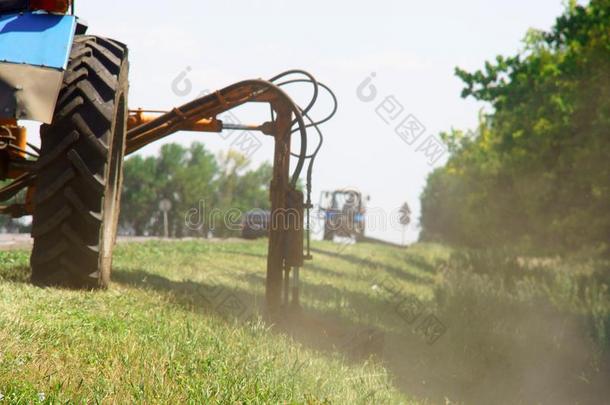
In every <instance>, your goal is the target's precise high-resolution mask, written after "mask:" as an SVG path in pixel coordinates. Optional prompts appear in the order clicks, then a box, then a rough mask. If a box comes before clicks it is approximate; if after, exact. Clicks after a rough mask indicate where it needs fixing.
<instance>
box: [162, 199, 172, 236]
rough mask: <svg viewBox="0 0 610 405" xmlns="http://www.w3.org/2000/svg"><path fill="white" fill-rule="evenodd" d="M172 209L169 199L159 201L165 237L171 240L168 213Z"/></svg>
mask: <svg viewBox="0 0 610 405" xmlns="http://www.w3.org/2000/svg"><path fill="white" fill-rule="evenodd" d="M171 209H172V202H171V201H170V200H168V199H167V198H164V199H162V200H161V201H159V210H160V211H161V212H163V237H164V238H165V239H167V238H169V224H168V220H167V213H168V212H169V211H170V210H171Z"/></svg>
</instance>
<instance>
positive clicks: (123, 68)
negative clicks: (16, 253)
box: [0, 0, 129, 287]
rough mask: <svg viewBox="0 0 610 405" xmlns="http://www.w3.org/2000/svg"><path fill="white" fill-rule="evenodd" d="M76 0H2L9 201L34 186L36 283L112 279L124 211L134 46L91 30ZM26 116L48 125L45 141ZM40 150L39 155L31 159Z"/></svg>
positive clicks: (1, 98)
mask: <svg viewBox="0 0 610 405" xmlns="http://www.w3.org/2000/svg"><path fill="white" fill-rule="evenodd" d="M73 11H74V10H73V3H71V2H70V1H68V0H6V1H5V0H3V1H0V120H1V121H0V123H1V124H2V132H1V133H0V138H1V139H0V142H1V145H2V148H1V150H0V177H1V178H2V179H13V180H14V182H13V183H12V184H11V185H12V186H13V187H12V188H9V189H5V190H3V192H2V193H0V196H1V197H2V198H1V199H2V200H7V199H8V198H12V197H14V196H15V192H16V191H19V190H21V189H23V187H27V190H28V192H27V197H26V199H25V200H26V201H25V203H23V204H14V205H11V206H5V207H2V210H3V212H4V213H8V214H11V215H13V216H20V215H24V214H33V225H32V236H33V238H34V248H33V251H32V256H31V267H32V282H33V283H35V284H38V285H55V284H60V285H69V286H77V287H96V286H105V285H107V284H108V281H109V279H110V266H111V259H112V247H113V244H114V239H115V235H116V228H117V222H118V215H119V202H120V194H121V193H120V189H121V181H122V164H123V156H124V153H125V139H126V132H127V126H126V125H127V116H128V111H127V95H128V70H129V63H128V52H127V47H126V46H125V45H124V44H122V43H120V42H118V41H115V40H111V39H108V38H101V37H96V36H90V35H86V31H87V26H86V25H85V24H84V23H83V22H82V21H80V20H79V19H78V18H77V17H76V16H74V15H73ZM18 120H34V121H39V122H41V123H43V125H42V126H41V128H40V136H41V146H40V148H37V147H34V146H32V145H30V146H31V150H28V145H29V144H28V142H27V137H26V132H25V128H23V127H21V126H19V125H18V124H17V121H18ZM31 157H34V158H35V159H31Z"/></svg>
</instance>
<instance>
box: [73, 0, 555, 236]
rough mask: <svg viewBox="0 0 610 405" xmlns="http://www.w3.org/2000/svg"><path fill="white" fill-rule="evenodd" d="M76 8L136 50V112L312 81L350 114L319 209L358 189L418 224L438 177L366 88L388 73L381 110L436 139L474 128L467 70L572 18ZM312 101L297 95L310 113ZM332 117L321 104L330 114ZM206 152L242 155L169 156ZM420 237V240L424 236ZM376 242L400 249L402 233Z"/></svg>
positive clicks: (284, 8) (340, 130)
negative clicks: (334, 192)
mask: <svg viewBox="0 0 610 405" xmlns="http://www.w3.org/2000/svg"><path fill="white" fill-rule="evenodd" d="M76 7H77V14H78V15H80V16H81V17H82V18H84V19H85V20H87V21H88V23H89V25H90V32H91V33H95V34H99V35H105V36H109V37H113V38H116V39H119V40H121V41H123V42H125V43H127V44H128V45H129V46H130V50H131V75H130V76H131V93H130V97H131V100H130V105H131V107H147V108H169V107H172V106H174V105H177V104H181V103H183V102H186V101H188V99H189V98H192V97H195V96H197V94H199V92H200V91H203V90H205V89H217V88H220V87H223V86H225V85H227V84H230V83H232V82H234V81H238V80H241V79H245V78H253V77H262V78H268V77H270V76H272V75H274V74H275V73H278V72H281V71H283V70H286V69H290V68H302V69H306V70H308V71H311V72H312V73H314V75H316V76H317V77H318V79H319V80H320V81H323V82H324V83H326V84H328V85H329V86H331V87H332V88H333V89H334V90H335V92H336V93H337V96H338V97H339V102H340V110H339V113H338V114H337V116H336V117H335V119H334V120H333V121H332V122H331V123H329V124H328V125H326V126H325V127H324V128H323V129H324V133H325V135H326V142H325V145H324V148H323V150H322V152H321V154H320V157H319V161H318V164H317V166H316V171H315V179H314V200H315V201H317V200H318V196H319V192H320V190H324V189H332V188H338V187H344V186H354V187H358V188H359V189H361V190H363V191H364V192H366V193H367V194H370V195H371V196H372V199H371V202H370V204H371V205H372V206H374V207H376V208H378V209H384V210H386V211H388V212H389V211H391V210H392V209H395V208H396V207H398V206H399V205H400V204H402V203H403V202H405V201H408V202H409V204H410V205H411V206H412V208H413V211H414V217H415V218H417V217H418V216H419V195H420V193H421V191H422V188H423V186H424V184H425V178H426V175H427V174H428V173H429V172H430V171H431V170H432V166H430V165H429V164H428V163H427V161H426V156H424V154H423V153H421V152H417V151H416V149H417V146H409V145H407V144H406V143H405V142H403V140H401V139H400V138H399V137H398V136H397V135H396V134H395V133H394V131H393V127H391V126H388V125H386V124H385V123H384V122H383V121H382V120H381V119H380V118H379V117H378V116H377V115H376V114H375V105H376V103H370V104H367V103H363V102H362V101H360V100H359V99H358V98H357V97H356V88H357V87H358V85H359V84H360V83H361V82H362V81H363V79H365V78H366V77H367V76H368V75H369V74H370V73H371V72H375V73H376V75H377V76H376V79H375V82H374V84H375V86H376V87H377V89H378V92H379V96H378V97H380V98H379V99H378V101H381V100H382V98H383V97H385V96H389V95H394V96H395V97H396V100H397V101H399V102H400V103H401V104H402V105H403V106H404V108H405V112H404V114H413V115H414V116H415V117H417V119H418V120H419V121H420V122H421V123H422V124H423V125H424V126H425V127H426V133H425V134H424V137H425V136H428V135H435V134H437V133H438V132H439V131H443V130H448V129H450V128H451V127H456V128H463V129H467V128H471V127H473V126H474V125H475V123H476V119H477V113H478V110H479V109H480V108H481V107H483V105H481V104H477V103H475V102H473V101H471V100H463V99H461V98H460V91H461V83H460V81H459V80H458V79H457V78H456V77H455V76H454V75H453V70H454V68H455V66H460V67H463V68H466V69H476V68H479V67H481V66H482V64H483V62H484V61H485V60H487V59H491V58H494V57H495V56H496V55H497V54H504V55H510V54H514V53H515V52H516V51H517V50H519V49H520V48H521V40H522V38H523V37H524V35H525V33H526V31H527V30H528V28H530V27H534V28H540V29H548V28H550V26H551V25H552V24H553V22H554V19H555V17H556V16H558V15H559V14H560V13H561V12H562V10H563V4H562V1H561V0H536V1H531V0H530V1H525V0H513V1H510V2H509V1H489V0H487V1H483V0H465V1H459V2H456V1H427V2H424V1H398V0H394V1H392V0H382V1H375V2H373V1H362V0H359V1H353V0H352V1H334V2H332V1H328V0H326V1H319V0H313V1H307V2H295V1H280V0H271V1H262V0H251V1H246V0H243V1H236V0H234V1H226V2H219V1H215V2H211V1H201V0H199V1H195V0H184V1H175V2H167V1H147V2H143V1H124V0H105V1H94V0H77V2H76ZM187 67H190V69H191V71H190V73H189V75H188V80H190V82H191V83H192V85H193V88H194V90H193V91H192V92H191V94H190V95H189V96H184V97H180V96H178V95H176V94H174V93H173V92H172V82H173V80H174V79H175V78H176V77H177V76H178V75H179V74H180V73H181V72H182V71H184V70H185V69H186V68H187ZM304 90H305V88H304V89H302V90H297V91H296V92H295V94H296V97H297V99H299V100H302V101H303V102H304V101H305V98H304V97H305V96H306V94H307V93H306V92H305V91H304ZM377 104H378V103H377ZM327 107H328V104H327V103H324V102H322V103H321V104H320V111H321V112H320V113H321V114H323V113H324V109H325V108H327ZM258 112H259V111H256V112H249V111H245V110H240V111H238V113H237V115H238V116H239V118H240V119H241V120H242V121H244V122H247V121H250V120H257V119H258V118H260V117H261V115H260V114H258ZM197 139H199V140H202V141H204V142H205V143H206V144H207V145H208V147H209V148H210V149H211V150H213V151H214V152H218V151H220V150H224V149H227V148H228V147H229V146H230V142H228V141H223V140H222V139H221V138H220V137H219V136H218V135H215V134H179V135H175V136H174V137H171V138H169V139H168V140H167V142H184V143H190V142H191V141H193V140H197ZM264 142H265V146H264V147H263V148H262V149H260V150H259V151H258V152H257V153H256V154H255V155H254V157H253V160H254V161H255V163H258V162H261V161H264V160H270V159H271V157H272V142H271V140H269V139H264ZM159 146H160V145H159V144H155V145H154V146H151V147H149V148H147V149H145V150H144V151H143V153H144V154H151V153H155V152H156V151H157V150H158V148H159ZM441 163H442V161H439V162H438V163H437V165H440V164H441ZM416 224H417V221H416V220H415V221H414V226H412V227H411V228H410V229H409V239H410V240H413V239H415V238H416V236H417V233H418V229H417V226H415V225H416ZM372 233H373V234H374V235H375V236H378V237H383V238H386V239H391V240H400V232H399V231H398V230H391V229H389V230H385V231H384V230H381V229H377V230H376V231H374V232H372Z"/></svg>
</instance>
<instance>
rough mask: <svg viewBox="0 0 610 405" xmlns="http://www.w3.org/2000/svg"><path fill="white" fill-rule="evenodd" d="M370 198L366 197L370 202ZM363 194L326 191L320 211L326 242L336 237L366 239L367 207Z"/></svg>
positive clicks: (351, 191)
mask: <svg viewBox="0 0 610 405" xmlns="http://www.w3.org/2000/svg"><path fill="white" fill-rule="evenodd" d="M369 199H370V197H368V196H367V197H366V200H367V201H368V200H369ZM364 200H365V198H364V197H363V195H362V193H360V192H359V191H357V190H353V189H344V190H335V191H324V192H323V193H322V195H321V197H320V211H321V213H322V215H323V219H324V240H333V239H334V237H335V236H339V237H347V238H354V239H356V241H358V242H359V241H362V240H363V239H364V229H365V214H366V205H365V201H364Z"/></svg>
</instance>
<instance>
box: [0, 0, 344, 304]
mask: <svg viewBox="0 0 610 405" xmlns="http://www.w3.org/2000/svg"><path fill="white" fill-rule="evenodd" d="M119 12H120V10H119ZM87 29H88V27H87V25H86V23H85V22H84V21H82V20H81V19H79V18H78V17H76V16H75V15H74V1H72V0H0V180H3V181H4V180H10V183H8V184H6V185H4V187H2V188H1V189H0V201H5V202H6V201H10V203H8V204H7V205H4V206H0V214H7V215H10V216H12V217H14V218H17V217H23V216H27V215H32V216H33V225H32V237H33V239H34V248H33V251H32V255H31V268H32V276H31V281H32V282H33V283H34V284H36V285H40V286H65V287H71V288H84V289H90V288H105V287H107V286H108V285H109V282H110V274H111V266H112V252H113V246H114V244H115V239H116V231H117V222H118V217H119V207H120V197H121V189H122V178H123V158H124V156H125V155H128V154H131V153H134V152H136V151H138V150H139V149H141V148H143V147H144V146H146V145H148V144H150V143H152V142H155V141H157V140H159V139H162V138H165V137H167V136H169V135H171V134H173V133H176V132H178V131H197V132H222V131H223V130H231V131H234V130H237V131H250V132H242V138H240V139H241V141H240V142H236V144H237V143H239V144H240V145H242V146H244V147H245V146H247V144H248V143H249V144H250V146H252V144H253V143H254V146H255V147H257V144H256V142H258V138H256V139H253V138H252V135H251V132H252V131H258V132H261V133H263V134H265V135H269V136H270V138H272V139H273V140H274V141H275V153H274V157H273V179H272V182H271V190H270V197H271V212H272V214H271V218H273V220H274V222H275V223H277V224H278V226H277V228H274V229H273V230H271V232H270V234H269V251H268V258H267V290H266V292H267V295H266V297H267V304H268V307H269V308H270V309H271V310H273V311H275V310H276V309H278V308H279V307H280V306H281V299H282V288H284V287H283V286H285V285H287V278H288V277H289V276H290V274H293V277H295V278H296V280H298V272H299V268H300V267H302V266H303V261H304V260H305V259H306V258H309V257H310V255H309V252H307V255H305V253H304V252H303V247H304V245H303V239H304V236H305V235H304V228H305V227H304V226H303V221H304V218H305V213H304V212H305V210H307V212H308V210H309V208H310V204H309V201H310V196H309V195H308V196H307V202H306V200H305V196H304V195H303V193H302V192H301V191H299V190H298V189H297V183H298V182H299V178H300V177H301V174H302V173H304V172H305V171H306V172H307V187H308V190H311V172H312V167H313V162H314V160H315V157H316V155H317V152H318V150H319V149H320V147H319V146H320V145H321V141H320V144H319V145H318V148H317V149H316V150H315V152H314V153H311V152H309V151H308V145H307V141H308V133H307V128H309V127H316V129H317V124H318V123H319V122H315V121H314V120H312V119H311V118H310V117H309V115H308V112H309V111H310V110H311V108H312V107H313V106H314V104H315V102H316V100H317V99H318V96H319V95H320V91H321V90H325V91H326V92H327V94H330V96H332V98H333V100H334V101H335V108H334V110H333V112H332V113H331V114H330V115H329V116H328V117H327V118H325V119H324V122H325V121H327V120H329V119H330V118H331V117H332V115H334V112H335V111H336V98H335V96H334V94H333V93H332V91H331V90H330V89H329V88H328V87H327V86H325V85H323V84H322V83H318V82H317V81H316V79H315V78H314V77H313V76H312V75H311V74H309V73H307V72H304V71H302V70H291V71H288V72H284V73H281V74H279V75H277V76H275V77H273V78H271V79H269V80H262V79H253V80H244V81H241V82H238V83H235V84H232V85H229V86H227V87H225V88H223V89H220V90H218V91H215V92H212V93H210V94H208V95H205V96H203V97H200V98H198V99H196V100H193V101H191V102H189V103H186V104H184V105H182V106H180V107H177V108H172V109H170V110H168V111H150V110H148V111H147V110H144V109H137V110H130V109H128V92H129V80H128V70H129V62H128V55H129V53H128V48H127V46H126V45H125V44H123V43H121V42H119V41H116V40H112V39H108V38H103V37H99V36H93V35H87V34H86V33H87ZM193 51H195V50H193ZM236 51H237V50H236ZM159 57H162V56H159ZM153 65H154V63H153ZM295 83H302V84H303V86H308V87H309V88H310V89H311V90H312V99H311V102H310V103H309V104H308V106H307V107H305V108H302V107H300V106H299V105H297V104H296V103H295V102H294V101H293V100H292V99H291V98H290V97H289V96H288V95H287V93H286V92H285V90H284V89H283V88H282V87H283V86H286V85H293V84H295ZM155 102H158V100H157V101H155ZM248 103H258V104H260V103H265V104H266V105H267V106H268V107H269V110H270V111H271V113H270V118H269V120H268V121H266V122H262V123H255V124H252V125H242V124H234V123H229V122H227V123H223V122H222V121H221V120H220V119H218V118H217V117H218V115H219V114H222V113H224V112H227V111H229V110H232V109H234V108H236V107H239V106H242V105H245V104H248ZM306 119H307V120H308V121H307V122H308V123H307V124H306V121H305V120H306ZM20 120H30V121H38V122H41V123H43V125H42V126H41V128H40V137H41V146H40V147H37V146H35V145H32V144H31V142H29V141H28V138H27V134H26V128H25V127H24V126H22V125H20V122H19V121H20ZM320 122H322V121H320ZM293 134H294V135H296V136H298V137H299V140H300V142H299V145H300V147H299V150H296V151H294V150H291V148H290V146H291V144H292V142H291V139H292V136H293ZM247 135H250V137H248V136H247ZM261 138H263V137H261ZM314 146H315V145H314ZM291 156H293V157H295V159H294V160H292V161H291ZM21 192H22V193H21ZM308 194H309V193H308ZM17 197H19V198H20V199H21V200H18V201H16V198H17ZM194 203H195V202H194ZM287 210H290V211H291V212H294V213H295V217H292V219H291V220H290V221H289V220H287V219H286V218H285V216H284V215H282V213H284V212H286V211H287ZM308 246H309V244H308ZM284 297H286V296H285V295H284ZM293 297H294V295H293ZM293 299H294V298H293ZM284 304H286V303H285V302H284Z"/></svg>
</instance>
